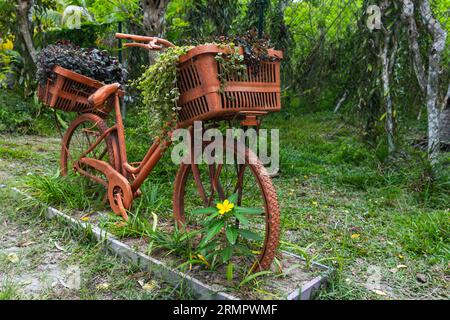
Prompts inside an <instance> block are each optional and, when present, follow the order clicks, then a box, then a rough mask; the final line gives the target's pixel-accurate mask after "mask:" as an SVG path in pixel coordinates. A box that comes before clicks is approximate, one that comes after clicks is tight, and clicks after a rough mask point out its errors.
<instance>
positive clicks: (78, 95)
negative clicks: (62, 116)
mask: <svg viewBox="0 0 450 320" xmlns="http://www.w3.org/2000/svg"><path fill="white" fill-rule="evenodd" d="M53 72H54V73H55V75H56V78H55V79H54V80H51V79H48V80H47V85H46V86H41V85H39V88H38V97H39V100H40V101H41V102H42V103H44V104H46V105H48V106H50V107H52V108H55V109H59V110H63V111H69V112H80V113H86V112H92V113H96V114H99V115H101V116H106V115H108V113H110V112H111V110H112V109H113V106H114V99H113V98H111V99H109V100H108V101H107V102H106V103H105V105H104V106H103V107H102V108H93V107H92V106H91V105H90V104H89V102H88V98H89V96H90V95H91V94H93V93H94V92H95V91H96V90H97V89H99V88H101V87H103V86H104V84H103V83H102V82H99V81H96V80H94V79H91V78H89V77H85V76H83V75H80V74H78V73H75V72H73V71H70V70H67V69H64V68H62V67H60V66H56V67H55V68H54V69H53Z"/></svg>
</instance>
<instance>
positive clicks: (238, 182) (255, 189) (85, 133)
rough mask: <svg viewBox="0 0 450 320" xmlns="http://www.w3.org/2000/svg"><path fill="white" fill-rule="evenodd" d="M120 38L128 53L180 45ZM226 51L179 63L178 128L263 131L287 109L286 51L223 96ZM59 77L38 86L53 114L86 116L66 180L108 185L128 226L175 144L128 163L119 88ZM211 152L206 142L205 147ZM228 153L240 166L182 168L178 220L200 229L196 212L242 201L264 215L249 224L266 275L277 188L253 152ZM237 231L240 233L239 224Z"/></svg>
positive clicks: (206, 48)
mask: <svg viewBox="0 0 450 320" xmlns="http://www.w3.org/2000/svg"><path fill="white" fill-rule="evenodd" d="M116 37H117V38H121V39H127V40H132V41H135V42H131V43H126V44H125V47H131V46H135V47H141V48H144V49H147V50H163V49H164V48H167V47H172V46H174V45H173V44H172V43H170V42H169V41H167V40H164V39H160V38H155V37H145V36H137V35H127V34H116ZM219 52H222V53H224V54H227V53H229V52H228V51H227V49H223V48H219V47H217V46H216V45H202V46H197V47H195V48H193V49H192V50H190V51H189V52H188V53H187V54H186V55H184V56H182V57H181V58H180V61H179V75H178V88H179V90H180V92H181V96H180V99H179V101H178V106H179V107H180V111H179V112H178V125H177V127H178V128H189V129H190V130H191V131H192V130H193V129H192V124H193V123H194V121H202V130H206V129H207V128H208V127H210V126H214V125H215V124H217V123H218V122H221V121H224V120H227V121H231V120H233V121H238V122H239V124H240V125H241V126H242V127H244V128H245V129H247V128H250V127H258V126H259V124H260V121H261V118H262V117H263V116H265V115H267V114H268V113H269V112H275V111H279V110H280V108H281V98H280V62H281V59H282V52H280V51H276V50H269V55H270V56H271V57H272V59H271V60H270V61H264V62H261V66H260V68H259V70H258V72H253V70H251V68H250V67H248V68H247V75H246V77H245V78H244V77H242V78H239V77H232V76H230V77H229V79H227V84H226V87H225V89H224V90H220V86H221V84H220V81H219V78H218V74H219V73H220V72H221V71H220V68H219V66H218V63H217V61H216V60H215V56H216V55H217V54H218V53H219ZM54 73H55V74H56V77H55V78H54V79H53V80H52V79H49V80H48V81H47V84H46V85H45V86H40V87H39V98H40V100H41V101H42V102H44V103H45V104H47V105H49V106H50V107H52V108H55V109H60V110H65V111H71V112H77V113H78V114H79V116H78V117H77V118H76V119H75V120H74V121H73V122H72V123H71V124H70V126H69V128H68V129H67V131H66V133H65V134H64V137H63V139H62V147H61V157H60V165H61V174H62V175H67V174H69V173H70V172H77V173H79V174H81V175H84V176H86V177H88V178H90V179H91V180H93V181H95V182H97V183H99V184H101V185H103V186H104V187H105V188H106V190H107V198H108V201H109V205H110V207H111V209H112V210H113V211H114V212H115V213H116V214H118V215H121V216H122V217H123V218H124V219H125V220H127V219H128V214H127V211H128V210H130V209H131V206H132V203H133V200H134V199H136V198H137V197H139V195H140V194H141V191H140V187H141V186H142V184H143V182H144V181H145V179H146V178H147V177H148V176H149V175H150V173H151V172H152V170H153V168H154V167H155V166H156V165H157V163H158V161H159V160H160V159H161V157H162V156H163V153H164V152H165V150H167V148H168V147H169V145H170V143H171V142H170V141H168V140H167V139H165V140H164V141H163V140H161V139H158V138H156V139H155V140H154V143H153V145H152V146H151V147H150V148H149V149H148V151H147V153H146V155H145V156H144V158H143V159H142V161H141V162H139V163H129V162H128V160H127V151H126V142H125V132H124V126H123V121H122V115H121V112H120V110H121V109H120V98H121V96H123V92H122V91H121V90H120V85H119V84H110V85H104V84H102V83H100V82H98V81H95V80H93V79H91V78H88V77H85V76H82V75H80V74H77V73H74V72H72V71H70V70H67V69H64V68H61V67H59V66H57V67H55V69H54ZM112 114H114V117H115V118H114V119H115V121H114V125H112V126H108V125H107V121H106V120H107V118H108V117H110V116H111V115H112ZM168 135H169V136H170V133H168ZM207 145H208V144H207V143H204V145H203V146H202V148H206V147H207ZM224 148H225V149H227V151H229V152H231V154H233V155H234V157H235V159H240V161H239V162H237V163H239V164H234V165H227V164H206V163H202V164H195V161H191V163H186V164H181V166H180V168H179V170H178V173H177V175H176V177H175V182H174V193H173V214H174V218H175V220H176V222H177V223H178V224H179V225H184V226H191V225H192V226H195V225H198V224H199V222H200V221H199V219H202V217H199V216H198V215H193V214H190V213H191V212H193V211H194V210H196V209H199V208H202V207H211V206H213V205H214V204H215V203H217V202H219V201H224V200H225V199H227V198H228V197H229V196H230V195H231V194H237V195H238V198H237V205H239V206H240V207H252V208H257V207H258V208H261V209H263V213H262V214H261V215H252V216H251V217H249V219H251V221H250V225H251V227H252V229H253V230H255V232H257V233H258V234H260V235H261V239H262V240H261V241H260V243H259V245H258V246H259V247H258V248H257V253H258V261H259V269H267V268H269V267H270V265H271V263H272V261H273V259H274V257H275V252H276V249H277V247H278V243H279V235H280V210H279V205H278V200H277V194H276V191H275V188H274V186H273V184H272V181H271V178H270V177H269V175H268V174H267V171H266V169H265V167H264V166H263V165H262V163H261V161H259V159H258V158H257V156H256V155H255V154H254V153H253V152H252V151H251V150H250V149H249V148H244V150H243V151H242V152H240V151H239V150H238V148H236V144H235V145H234V146H230V145H228V144H224ZM191 154H194V153H193V152H191ZM192 160H193V159H192ZM203 218H205V217H203ZM236 225H237V226H239V221H236Z"/></svg>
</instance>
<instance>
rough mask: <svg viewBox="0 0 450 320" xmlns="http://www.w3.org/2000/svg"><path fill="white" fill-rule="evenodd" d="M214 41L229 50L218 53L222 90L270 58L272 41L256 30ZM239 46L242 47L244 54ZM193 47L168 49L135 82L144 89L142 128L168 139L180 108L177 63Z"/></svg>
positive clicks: (243, 77)
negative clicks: (259, 36)
mask: <svg viewBox="0 0 450 320" xmlns="http://www.w3.org/2000/svg"><path fill="white" fill-rule="evenodd" d="M212 43H213V44H215V45H217V46H218V47H219V48H222V49H228V50H229V51H230V52H229V53H218V54H217V55H216V57H215V59H216V61H217V63H218V65H219V70H220V72H219V74H218V78H219V80H220V91H221V92H223V91H224V89H225V87H226V84H227V81H228V80H229V79H232V78H234V77H237V78H239V79H244V80H245V79H246V77H247V67H248V66H249V67H250V68H251V70H252V71H253V72H255V73H257V72H259V66H260V64H261V61H266V60H270V57H269V56H268V53H267V50H268V49H269V48H270V42H269V41H268V39H257V37H256V35H255V33H254V32H249V33H248V34H246V35H244V36H241V37H224V36H222V37H219V38H215V39H214V41H213V42H212ZM191 44H196V45H197V44H200V42H198V41H192V42H191ZM240 47H241V48H243V53H244V54H243V55H242V54H241V51H240ZM192 48H193V47H192V46H190V45H189V46H181V47H175V48H169V49H167V50H166V51H165V52H163V53H162V54H160V55H159V56H158V57H157V59H156V61H155V63H154V64H153V65H151V66H150V67H148V69H147V70H146V71H145V72H144V74H143V75H142V76H141V77H140V78H139V79H138V80H136V81H134V82H133V84H134V87H136V88H137V89H139V90H140V92H141V97H142V103H141V107H140V110H139V113H140V116H141V119H142V121H141V124H140V127H141V129H143V131H144V132H148V133H152V134H154V135H158V136H160V137H163V138H164V139H166V138H168V136H167V134H166V133H167V132H169V131H171V130H173V128H174V127H175V125H176V123H177V112H178V111H179V107H178V105H177V102H178V99H179V97H180V90H179V88H178V86H177V75H178V62H179V58H180V56H182V55H184V54H186V53H187V52H188V51H189V50H190V49H192ZM149 108H150V110H151V112H149V111H150V110H149Z"/></svg>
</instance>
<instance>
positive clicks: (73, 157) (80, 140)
mask: <svg viewBox="0 0 450 320" xmlns="http://www.w3.org/2000/svg"><path fill="white" fill-rule="evenodd" d="M106 130H108V126H107V124H106V122H105V120H103V119H102V118H101V117H99V116H97V115H95V114H91V113H86V114H82V115H81V116H79V117H78V118H76V119H75V120H74V121H73V122H72V123H71V124H70V126H69V128H68V129H67V131H66V133H65V134H64V137H63V140H62V145H61V158H60V165H61V175H62V176H66V175H70V174H71V173H73V174H75V173H76V172H77V169H76V168H77V166H78V168H79V169H81V170H83V171H84V172H85V173H88V174H89V175H91V176H92V178H91V179H94V180H95V181H96V182H98V183H100V184H102V185H103V186H105V187H107V183H106V182H107V181H106V179H105V177H104V176H103V174H102V173H101V172H98V171H96V170H94V169H92V168H90V167H87V166H83V165H82V164H80V163H79V162H78V160H79V159H80V157H81V156H83V154H84V153H85V152H86V151H88V149H89V148H90V147H91V146H92V145H93V144H94V143H95V142H96V140H97V138H99V137H100V136H101V135H102V134H103V133H104V132H105V131H106ZM114 143H115V140H114V138H113V136H112V135H111V134H109V135H107V136H106V137H105V138H104V139H103V140H102V141H101V142H100V143H99V144H98V145H97V146H96V147H95V148H94V149H93V150H92V151H91V152H89V153H88V154H87V155H86V157H89V158H92V159H97V160H103V161H105V162H107V163H109V164H110V165H111V166H112V167H114V168H116V167H117V164H116V160H117V159H116V158H117V157H116V156H115V152H114Z"/></svg>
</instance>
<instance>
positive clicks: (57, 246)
mask: <svg viewBox="0 0 450 320" xmlns="http://www.w3.org/2000/svg"><path fill="white" fill-rule="evenodd" d="M55 247H56V249H58V250H59V251H63V252H67V250H66V249H64V248H63V247H61V246H60V245H59V244H58V243H57V242H56V241H55Z"/></svg>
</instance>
